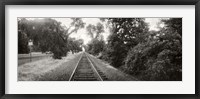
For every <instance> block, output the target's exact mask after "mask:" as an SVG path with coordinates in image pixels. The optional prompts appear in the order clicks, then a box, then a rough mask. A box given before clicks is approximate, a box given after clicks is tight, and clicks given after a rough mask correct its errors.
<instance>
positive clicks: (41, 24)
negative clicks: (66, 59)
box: [18, 18, 84, 59]
mask: <svg viewBox="0 0 200 99" xmlns="http://www.w3.org/2000/svg"><path fill="white" fill-rule="evenodd" d="M72 20H73V22H72V23H71V24H70V26H69V27H65V26H61V23H60V22H58V21H56V20H54V19H50V18H43V19H37V18H35V19H30V18H18V53H19V54H21V53H29V51H30V49H29V46H28V42H29V40H32V41H33V46H32V48H33V49H32V51H41V52H49V51H50V52H52V53H53V58H55V59H61V58H62V56H66V55H67V52H69V51H72V52H78V51H81V50H82V48H81V46H80V45H82V44H83V40H81V39H80V40H76V39H74V38H70V37H69V35H70V34H71V33H73V32H76V31H77V30H78V29H79V28H83V27H84V23H83V22H82V20H81V19H79V18H72ZM71 27H73V29H71Z"/></svg>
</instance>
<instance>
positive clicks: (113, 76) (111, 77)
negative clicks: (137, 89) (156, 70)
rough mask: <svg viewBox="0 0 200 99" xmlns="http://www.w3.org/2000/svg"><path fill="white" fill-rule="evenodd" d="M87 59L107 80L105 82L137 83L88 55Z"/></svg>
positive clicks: (135, 79) (132, 78)
mask: <svg viewBox="0 0 200 99" xmlns="http://www.w3.org/2000/svg"><path fill="white" fill-rule="evenodd" d="M87 55H88V56H89V58H90V59H91V61H92V63H93V64H94V65H95V66H96V67H97V68H99V69H100V70H101V71H102V72H103V73H104V74H105V75H106V77H107V78H108V80H107V81H137V80H138V79H137V78H135V77H133V76H131V75H128V74H126V73H123V72H122V71H120V70H118V69H117V68H114V67H113V66H111V65H109V64H108V63H106V62H103V61H102V60H100V59H97V58H96V57H95V56H93V55H90V54H88V53H87Z"/></svg>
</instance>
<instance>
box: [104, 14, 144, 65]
mask: <svg viewBox="0 0 200 99" xmlns="http://www.w3.org/2000/svg"><path fill="white" fill-rule="evenodd" d="M108 20H109V23H111V25H112V34H111V35H110V36H109V38H108V46H107V47H108V50H107V51H108V52H107V54H108V57H109V61H110V62H111V64H112V65H113V66H115V67H119V66H122V65H123V60H124V58H125V57H126V55H127V52H128V51H129V50H130V49H131V48H132V47H134V46H136V45H137V44H138V43H139V42H143V41H144V35H145V33H147V31H148V25H147V23H145V22H144V19H143V18H109V19H108Z"/></svg>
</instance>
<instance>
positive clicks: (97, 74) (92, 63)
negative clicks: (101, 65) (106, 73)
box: [85, 54, 103, 81]
mask: <svg viewBox="0 0 200 99" xmlns="http://www.w3.org/2000/svg"><path fill="white" fill-rule="evenodd" d="M85 55H86V57H87V59H88V60H89V62H90V64H91V65H92V67H93V69H94V71H95V72H96V73H97V75H98V77H99V79H100V80H101V81H103V79H102V78H101V76H100V75H99V73H98V72H97V70H96V68H95V67H94V65H93V63H92V62H91V60H90V59H89V58H88V55H87V54H85Z"/></svg>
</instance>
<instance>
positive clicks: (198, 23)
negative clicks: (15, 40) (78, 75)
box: [0, 0, 200, 99]
mask: <svg viewBox="0 0 200 99" xmlns="http://www.w3.org/2000/svg"><path fill="white" fill-rule="evenodd" d="M0 4H1V5H0V8H1V10H0V15H1V18H0V31H1V32H0V56H1V57H0V63H1V65H0V97H1V99H32V98H38V99H49V98H51V99H64V98H66V99H79V98H82V99H94V98H95V99H199V98H200V96H199V94H200V92H199V91H200V90H199V89H200V87H199V83H200V81H199V80H200V73H199V72H200V68H199V66H200V64H199V63H200V62H199V56H200V55H199V49H200V46H199V41H200V40H199V39H200V35H199V34H200V0H2V1H0ZM6 5H195V94H132V95H131V94H65V95H64V94H5V6H6Z"/></svg>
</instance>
